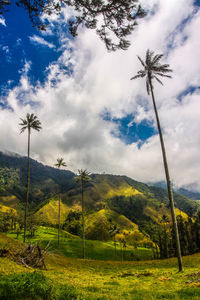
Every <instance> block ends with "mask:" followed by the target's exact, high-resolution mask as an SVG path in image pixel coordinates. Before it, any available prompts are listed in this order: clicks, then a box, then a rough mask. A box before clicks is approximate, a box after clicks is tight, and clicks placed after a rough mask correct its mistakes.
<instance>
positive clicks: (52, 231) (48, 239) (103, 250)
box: [8, 226, 153, 261]
mask: <svg viewBox="0 0 200 300" xmlns="http://www.w3.org/2000/svg"><path fill="white" fill-rule="evenodd" d="M8 235H9V237H12V238H15V239H16V238H18V240H19V241H23V236H22V234H20V235H18V237H17V235H16V234H15V233H9V234H8ZM27 242H28V243H31V244H33V243H37V242H39V243H40V244H41V245H42V246H46V245H47V244H49V248H48V249H49V251H51V252H52V253H60V254H63V255H66V256H68V257H76V258H81V257H82V240H81V238H79V237H77V236H75V235H72V234H69V233H68V232H66V231H61V237H60V249H59V251H58V247H57V229H56V228H49V227H44V226H39V227H38V228H37V230H36V232H35V235H34V236H33V237H31V236H29V235H27ZM85 248H86V258H88V259H95V260H119V261H120V260H122V259H126V260H142V259H152V258H153V252H152V249H149V248H144V247H138V248H136V247H133V246H131V245H127V247H126V249H122V245H121V244H120V243H119V242H118V241H117V242H116V243H114V242H113V241H109V242H102V241H96V240H86V242H85Z"/></svg>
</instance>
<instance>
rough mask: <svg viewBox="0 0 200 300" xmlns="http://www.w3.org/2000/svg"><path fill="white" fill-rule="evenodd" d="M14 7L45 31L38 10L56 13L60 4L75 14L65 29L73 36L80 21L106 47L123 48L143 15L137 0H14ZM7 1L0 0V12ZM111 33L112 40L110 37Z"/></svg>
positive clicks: (111, 48) (60, 7) (126, 46)
mask: <svg viewBox="0 0 200 300" xmlns="http://www.w3.org/2000/svg"><path fill="white" fill-rule="evenodd" d="M15 2H16V4H17V6H20V7H23V8H24V9H25V10H27V11H28V14H29V17H30V19H31V21H32V23H33V26H36V27H37V28H38V29H39V30H45V29H46V25H45V24H44V23H43V21H42V19H41V18H40V17H41V15H42V13H46V14H48V15H51V14H52V13H57V14H59V13H60V12H61V10H62V8H63V7H64V6H68V7H69V8H72V9H73V10H74V12H75V13H76V16H75V17H72V18H71V19H70V20H69V22H68V25H69V31H70V33H71V35H72V36H73V37H75V36H76V35H77V29H78V27H79V25H80V24H84V25H85V26H86V27H87V28H90V29H96V33H97V34H98V35H99V37H100V38H101V39H102V40H103V41H104V43H105V45H106V47H107V49H108V50H111V51H115V50H117V49H123V50H126V49H127V48H128V46H129V45H130V42H129V41H128V40H127V39H126V37H127V36H128V35H129V34H131V33H132V31H133V30H134V28H135V26H136V25H137V19H138V18H143V17H144V16H145V15H146V14H145V12H144V10H143V9H142V8H141V6H140V5H139V4H138V0H123V1H122V0H64V1H63V0H57V1H55V0H30V1H27V0H15ZM6 4H10V1H1V2H0V14H2V13H3V12H4V11H5V10H6V9H5V5H6ZM111 35H114V37H115V39H114V40H113V39H111Z"/></svg>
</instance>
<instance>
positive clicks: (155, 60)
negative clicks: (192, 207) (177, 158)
mask: <svg viewBox="0 0 200 300" xmlns="http://www.w3.org/2000/svg"><path fill="white" fill-rule="evenodd" d="M162 57H163V54H157V55H154V52H153V51H150V50H149V49H148V50H147V52H146V58H145V61H143V60H142V59H141V58H140V57H139V56H138V59H139V61H140V62H141V64H142V67H143V69H142V70H140V71H138V72H137V75H136V76H134V77H132V78H131V79H136V78H146V89H147V93H148V95H149V94H150V93H151V97H152V101H153V107H154V112H155V116H156V122H157V127H158V132H159V137H160V144H161V150H162V156H163V163H164V169H165V176H166V181H167V189H168V196H169V204H170V208H171V215H172V222H173V227H174V233H175V241H176V251H177V258H178V265H179V271H182V259H181V248H180V241H179V234H178V227H177V221H176V215H175V209H174V199H173V192H172V187H171V181H170V175H169V168H168V163H167V156H166V151H165V145H164V139H163V134H162V130H161V125H160V120H159V116H158V110H157V106H156V101H155V96H154V89H153V80H154V79H156V80H157V81H158V82H159V83H161V84H162V82H161V81H160V79H159V78H158V77H159V76H161V77H168V78H171V76H169V75H167V74H168V73H169V72H172V70H171V69H169V65H168V64H164V65H161V64H160V60H161V58H162Z"/></svg>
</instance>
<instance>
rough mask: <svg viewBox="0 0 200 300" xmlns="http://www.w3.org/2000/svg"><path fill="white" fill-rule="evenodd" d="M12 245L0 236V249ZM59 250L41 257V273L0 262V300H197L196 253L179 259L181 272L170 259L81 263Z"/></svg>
mask: <svg viewBox="0 0 200 300" xmlns="http://www.w3.org/2000/svg"><path fill="white" fill-rule="evenodd" d="M41 230H44V228H43V229H41ZM49 230H50V229H49ZM50 231H51V230H50ZM50 233H51V232H49V233H48V234H50ZM46 234H47V233H46ZM48 234H47V235H48ZM71 240H74V242H75V241H76V242H77V241H78V239H72V238H71ZM16 244H18V245H20V244H21V243H20V242H17V241H14V240H13V239H11V238H9V237H6V236H4V235H0V245H1V247H2V246H3V245H4V246H5V245H7V247H16ZM62 251H63V250H61V252H60V253H61V254H59V253H58V252H57V253H55V251H54V252H50V253H48V254H47V256H46V265H47V271H39V270H35V269H33V268H25V267H24V266H21V265H18V264H16V263H15V262H13V261H11V260H9V259H8V258H0V274H1V275H0V299H2V300H4V299H16V300H18V299H45V300H47V299H63V300H66V299H86V300H96V299H99V300H100V299H102V300H103V299H104V300H106V299H113V300H114V299H115V300H119V299H122V300H123V299H127V300H129V299H133V300H143V299H152V300H153V299H176V300H178V299H183V300H187V299H192V300H193V299H195V300H197V299H200V254H195V255H191V256H186V257H183V266H184V270H183V272H181V273H178V272H177V270H178V267H177V260H176V259H175V258H171V259H166V260H147V261H132V262H130V261H129V262H128V261H126V262H125V261H124V262H120V261H105V260H102V261H101V260H91V259H90V260H89V259H86V260H83V259H79V258H74V257H67V256H64V255H63V254H62ZM5 291H7V292H5ZM12 291H13V294H12ZM6 293H8V294H6ZM9 293H10V294H9ZM10 295H11V296H10ZM13 295H15V298H12V297H13Z"/></svg>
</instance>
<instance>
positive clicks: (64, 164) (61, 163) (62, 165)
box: [54, 157, 67, 248]
mask: <svg viewBox="0 0 200 300" xmlns="http://www.w3.org/2000/svg"><path fill="white" fill-rule="evenodd" d="M54 166H55V167H57V168H58V169H60V168H61V167H66V166H67V165H66V163H65V162H64V159H63V158H62V157H61V158H57V163H56V164H55V165H54ZM60 200H61V199H60V196H59V205H58V248H60Z"/></svg>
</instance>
